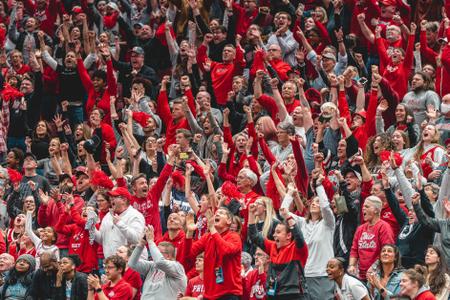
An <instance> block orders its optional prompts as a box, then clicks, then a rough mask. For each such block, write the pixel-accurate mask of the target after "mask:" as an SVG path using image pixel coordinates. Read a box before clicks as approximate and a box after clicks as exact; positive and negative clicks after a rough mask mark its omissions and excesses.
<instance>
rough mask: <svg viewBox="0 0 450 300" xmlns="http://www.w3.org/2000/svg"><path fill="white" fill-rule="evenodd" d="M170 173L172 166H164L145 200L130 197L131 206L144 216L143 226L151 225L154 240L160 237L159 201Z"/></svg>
mask: <svg viewBox="0 0 450 300" xmlns="http://www.w3.org/2000/svg"><path fill="white" fill-rule="evenodd" d="M171 172H172V165H169V164H166V165H165V166H164V168H163V169H162V171H161V174H160V175H159V178H158V180H157V181H156V183H155V185H154V186H153V187H152V188H151V189H150V190H149V191H148V193H147V197H146V198H138V197H136V196H135V195H132V196H131V197H132V198H131V205H133V207H134V208H136V209H137V210H138V211H139V212H140V213H142V214H143V215H144V218H145V225H152V226H153V228H154V229H155V238H156V239H159V238H161V235H162V227H161V220H160V216H159V199H160V198H161V194H162V192H163V190H164V186H165V185H166V182H167V179H169V177H170V174H171Z"/></svg>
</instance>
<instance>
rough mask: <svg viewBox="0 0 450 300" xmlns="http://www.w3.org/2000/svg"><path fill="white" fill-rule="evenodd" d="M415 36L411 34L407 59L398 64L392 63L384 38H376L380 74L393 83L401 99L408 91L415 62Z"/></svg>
mask: <svg viewBox="0 0 450 300" xmlns="http://www.w3.org/2000/svg"><path fill="white" fill-rule="evenodd" d="M414 38H415V35H410V36H409V39H408V47H407V48H406V54H405V59H404V60H403V62H401V63H399V64H397V65H393V64H392V60H391V58H390V57H389V56H388V55H387V49H386V47H385V45H384V43H382V40H381V39H375V45H376V46H377V49H378V55H379V56H380V74H382V75H383V77H384V78H386V80H388V81H389V82H391V83H392V84H391V85H392V88H393V89H394V90H395V91H396V92H397V93H398V95H399V97H400V98H401V99H403V96H404V95H405V94H406V92H407V91H408V80H409V75H410V73H411V67H412V64H413V62H414V55H413V51H414Z"/></svg>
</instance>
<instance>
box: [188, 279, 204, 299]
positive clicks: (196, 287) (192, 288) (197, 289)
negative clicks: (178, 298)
mask: <svg viewBox="0 0 450 300" xmlns="http://www.w3.org/2000/svg"><path fill="white" fill-rule="evenodd" d="M204 292H205V285H204V284H203V279H202V278H201V277H200V276H197V277H194V278H192V279H191V280H189V282H188V284H187V287H186V292H185V293H184V295H185V296H187V297H198V296H200V295H203V293H204Z"/></svg>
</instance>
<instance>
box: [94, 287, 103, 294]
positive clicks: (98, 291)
mask: <svg viewBox="0 0 450 300" xmlns="http://www.w3.org/2000/svg"><path fill="white" fill-rule="evenodd" d="M94 292H95V293H96V294H98V293H101V292H103V290H102V288H98V289H95V291H94Z"/></svg>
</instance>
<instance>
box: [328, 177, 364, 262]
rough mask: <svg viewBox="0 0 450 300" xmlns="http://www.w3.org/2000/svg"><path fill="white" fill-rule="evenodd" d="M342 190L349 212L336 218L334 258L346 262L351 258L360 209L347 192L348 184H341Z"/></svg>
mask: <svg viewBox="0 0 450 300" xmlns="http://www.w3.org/2000/svg"><path fill="white" fill-rule="evenodd" d="M340 189H341V191H342V195H343V196H344V197H345V203H346V204H347V209H348V212H346V213H343V214H340V215H337V216H336V228H335V230H334V235H333V249H334V256H336V257H342V258H345V260H346V262H348V259H349V257H350V249H351V247H352V243H353V235H354V234H355V231H356V228H357V227H358V220H359V209H358V204H357V203H355V199H354V198H353V197H352V195H351V194H350V192H349V191H348V190H347V183H345V181H344V182H341V183H340Z"/></svg>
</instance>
